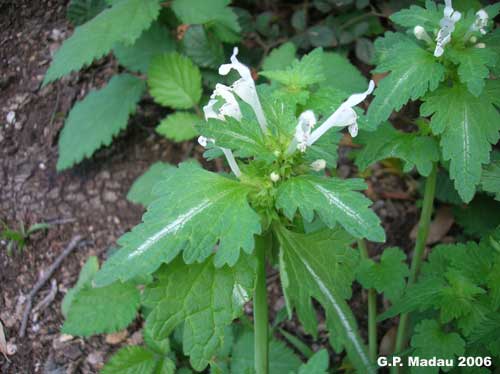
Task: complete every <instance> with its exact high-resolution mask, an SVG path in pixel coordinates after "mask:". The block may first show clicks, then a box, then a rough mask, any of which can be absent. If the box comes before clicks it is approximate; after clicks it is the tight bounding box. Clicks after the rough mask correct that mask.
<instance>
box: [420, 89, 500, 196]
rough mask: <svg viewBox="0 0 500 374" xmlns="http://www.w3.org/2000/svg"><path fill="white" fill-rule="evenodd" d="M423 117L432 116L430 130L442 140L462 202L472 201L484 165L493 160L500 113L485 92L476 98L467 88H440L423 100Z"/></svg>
mask: <svg viewBox="0 0 500 374" xmlns="http://www.w3.org/2000/svg"><path fill="white" fill-rule="evenodd" d="M424 101H425V102H424V104H423V105H422V106H421V107H420V113H421V115H422V116H431V115H432V118H431V129H432V132H433V133H434V134H435V135H440V137H441V141H440V144H441V148H442V153H443V158H444V160H450V177H451V179H453V180H454V181H455V188H456V189H457V191H458V193H459V194H460V197H461V198H462V200H463V201H465V202H469V201H471V200H472V198H473V196H474V193H475V192H476V186H477V184H478V183H479V182H480V180H481V169H482V165H483V164H486V163H488V162H489V160H490V151H491V144H495V143H496V142H497V141H498V139H499V130H500V114H499V113H498V110H497V109H496V108H495V107H494V106H493V105H492V102H493V99H492V98H490V96H489V95H488V92H487V91H485V92H484V93H483V94H482V95H481V96H480V97H475V96H473V95H472V94H471V93H470V92H469V91H468V90H467V88H466V87H465V86H463V85H461V84H455V85H454V86H453V87H441V88H439V89H438V90H436V91H435V92H433V93H430V94H428V95H427V96H426V97H425V98H424Z"/></svg>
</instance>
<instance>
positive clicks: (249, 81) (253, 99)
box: [219, 47, 267, 134]
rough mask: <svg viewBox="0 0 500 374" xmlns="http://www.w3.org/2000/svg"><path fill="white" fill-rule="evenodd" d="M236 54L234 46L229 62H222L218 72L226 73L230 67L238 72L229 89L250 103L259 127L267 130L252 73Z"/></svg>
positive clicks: (264, 130)
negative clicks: (238, 77)
mask: <svg viewBox="0 0 500 374" xmlns="http://www.w3.org/2000/svg"><path fill="white" fill-rule="evenodd" d="M237 55H238V48H237V47H234V49H233V55H232V56H231V63H230V64H223V65H221V66H220V67H219V74H221V75H227V74H229V72H230V71H231V69H234V70H236V71H237V72H238V73H239V74H240V77H241V78H240V79H238V80H237V81H236V82H234V83H233V85H232V86H231V90H232V91H233V92H235V93H236V94H237V95H238V96H239V97H240V98H241V100H243V101H244V102H245V103H247V104H248V105H250V106H251V107H252V109H253V111H254V112H255V116H256V117H257V121H258V122H259V125H260V128H261V129H262V131H263V132H264V134H265V133H266V132H267V121H266V117H265V115H264V111H263V110H262V106H261V104H260V100H259V96H258V95H257V89H256V88H255V82H254V80H253V78H252V73H251V72H250V69H249V68H248V67H247V66H245V65H243V64H242V63H241V62H239V61H238V59H237V58H236V56H237Z"/></svg>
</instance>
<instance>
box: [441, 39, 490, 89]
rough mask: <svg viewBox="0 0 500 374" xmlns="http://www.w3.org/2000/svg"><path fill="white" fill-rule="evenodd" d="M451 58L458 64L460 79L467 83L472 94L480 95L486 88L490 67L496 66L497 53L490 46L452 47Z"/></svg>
mask: <svg viewBox="0 0 500 374" xmlns="http://www.w3.org/2000/svg"><path fill="white" fill-rule="evenodd" d="M449 55H450V58H451V59H452V61H453V62H454V63H455V64H458V76H459V78H460V81H461V82H462V83H463V84H465V85H467V88H468V90H469V92H470V93H471V94H473V95H474V96H476V97H479V96H480V95H481V93H482V92H483V89H484V84H485V82H484V80H485V79H487V78H488V77H489V75H490V70H489V68H490V67H494V66H495V64H496V61H497V55H496V54H495V52H494V51H492V50H490V49H488V48H476V47H469V48H465V49H450V53H449Z"/></svg>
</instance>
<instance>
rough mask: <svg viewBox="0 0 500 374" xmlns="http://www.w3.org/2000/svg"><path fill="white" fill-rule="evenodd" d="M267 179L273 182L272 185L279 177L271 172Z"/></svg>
mask: <svg viewBox="0 0 500 374" xmlns="http://www.w3.org/2000/svg"><path fill="white" fill-rule="evenodd" d="M269 178H270V179H271V180H272V181H273V183H276V182H277V181H279V180H280V175H279V174H278V173H276V172H275V171H273V172H272V173H271V174H270V175H269Z"/></svg>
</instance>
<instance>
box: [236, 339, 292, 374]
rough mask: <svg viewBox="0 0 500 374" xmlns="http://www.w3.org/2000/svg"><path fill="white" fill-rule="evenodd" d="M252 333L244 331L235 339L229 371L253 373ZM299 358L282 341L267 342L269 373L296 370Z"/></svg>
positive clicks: (277, 373) (279, 373)
mask: <svg viewBox="0 0 500 374" xmlns="http://www.w3.org/2000/svg"><path fill="white" fill-rule="evenodd" d="M254 349H255V348H254V334H253V331H245V332H243V333H242V334H241V336H240V337H239V338H238V340H237V341H236V344H235V345H234V347H233V353H232V357H231V373H238V374H253V373H255V369H254V368H255V364H254ZM300 363H301V362H300V360H299V358H298V357H297V356H296V355H295V354H294V353H293V351H292V350H291V349H290V348H288V347H287V346H286V345H285V344H284V343H283V342H281V341H279V340H276V339H271V341H270V342H269V373H270V374H282V373H290V371H294V370H297V368H298V367H299V366H300Z"/></svg>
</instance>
